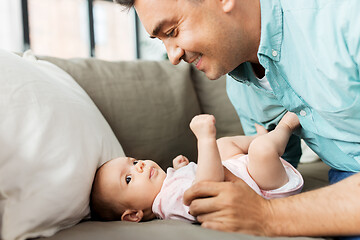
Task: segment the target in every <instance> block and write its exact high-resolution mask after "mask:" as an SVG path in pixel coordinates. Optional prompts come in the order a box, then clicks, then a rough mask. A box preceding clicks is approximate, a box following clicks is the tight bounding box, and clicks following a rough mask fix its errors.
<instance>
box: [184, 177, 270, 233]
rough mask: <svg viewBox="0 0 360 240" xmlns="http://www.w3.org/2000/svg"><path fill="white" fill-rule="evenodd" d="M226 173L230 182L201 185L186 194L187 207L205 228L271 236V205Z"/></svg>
mask: <svg viewBox="0 0 360 240" xmlns="http://www.w3.org/2000/svg"><path fill="white" fill-rule="evenodd" d="M231 175H232V174H231V173H230V172H229V171H226V172H225V176H226V180H231V182H199V183H196V184H194V185H193V186H192V187H191V188H190V189H188V190H187V191H186V192H185V194H184V203H185V205H189V206H190V214H191V215H193V216H195V217H196V218H197V220H198V221H199V222H200V223H201V226H202V227H204V228H209V229H215V230H221V231H227V232H242V233H247V234H252V235H266V236H271V235H272V234H271V232H270V231H269V227H268V224H269V223H270V222H271V220H270V219H271V216H270V213H271V205H270V201H268V200H265V199H264V198H262V197H261V196H259V195H258V194H256V193H255V192H254V191H253V190H252V189H251V188H250V187H249V186H248V185H247V184H245V183H244V182H243V181H242V180H241V179H239V178H236V177H235V176H231Z"/></svg>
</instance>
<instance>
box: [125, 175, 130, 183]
mask: <svg viewBox="0 0 360 240" xmlns="http://www.w3.org/2000/svg"><path fill="white" fill-rule="evenodd" d="M125 181H126V184H129V183H130V182H131V176H130V175H129V176H126V177H125Z"/></svg>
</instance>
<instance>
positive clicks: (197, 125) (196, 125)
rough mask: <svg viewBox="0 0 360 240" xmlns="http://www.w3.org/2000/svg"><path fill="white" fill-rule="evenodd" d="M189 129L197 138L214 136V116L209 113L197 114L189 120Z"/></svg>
mask: <svg viewBox="0 0 360 240" xmlns="http://www.w3.org/2000/svg"><path fill="white" fill-rule="evenodd" d="M190 129H191V131H193V133H194V134H195V136H196V138H197V139H200V138H216V128H215V117H214V116H213V115H209V114H201V115H197V116H195V117H194V118H193V119H192V120H191V122H190Z"/></svg>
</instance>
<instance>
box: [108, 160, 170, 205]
mask: <svg viewBox="0 0 360 240" xmlns="http://www.w3.org/2000/svg"><path fill="white" fill-rule="evenodd" d="M101 171H102V173H101V175H102V180H101V182H102V184H101V185H102V187H103V188H104V192H105V194H106V196H107V197H109V198H110V199H112V200H113V201H115V202H118V203H120V204H121V205H122V206H125V207H126V208H127V209H136V210H144V209H148V208H151V206H152V203H153V201H154V199H155V197H156V195H157V194H158V193H159V192H160V190H161V187H162V184H163V182H164V179H165V177H166V173H165V172H164V170H162V169H161V168H160V167H159V165H157V164H156V163H155V162H154V161H150V160H144V161H143V160H136V159H134V158H128V157H120V158H116V159H113V160H111V161H110V162H108V163H107V164H106V165H104V166H103V169H102V170H101ZM124 210H126V209H124Z"/></svg>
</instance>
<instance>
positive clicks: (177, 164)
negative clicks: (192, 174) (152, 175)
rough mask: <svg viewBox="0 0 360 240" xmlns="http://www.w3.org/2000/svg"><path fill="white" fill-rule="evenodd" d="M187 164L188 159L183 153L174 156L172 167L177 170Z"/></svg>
mask: <svg viewBox="0 0 360 240" xmlns="http://www.w3.org/2000/svg"><path fill="white" fill-rule="evenodd" d="M188 164H189V159H187V158H186V157H185V156H183V155H179V156H177V157H176V158H174V160H173V167H174V168H175V170H177V169H179V168H181V167H185V166H186V165H188Z"/></svg>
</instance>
